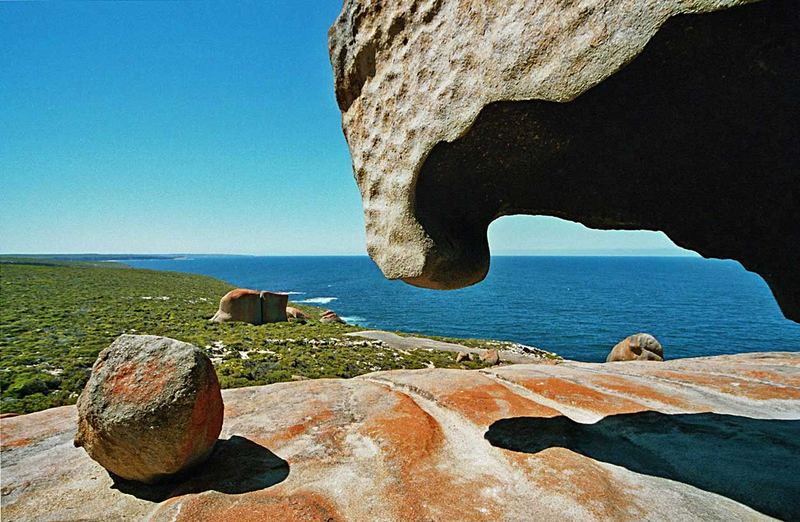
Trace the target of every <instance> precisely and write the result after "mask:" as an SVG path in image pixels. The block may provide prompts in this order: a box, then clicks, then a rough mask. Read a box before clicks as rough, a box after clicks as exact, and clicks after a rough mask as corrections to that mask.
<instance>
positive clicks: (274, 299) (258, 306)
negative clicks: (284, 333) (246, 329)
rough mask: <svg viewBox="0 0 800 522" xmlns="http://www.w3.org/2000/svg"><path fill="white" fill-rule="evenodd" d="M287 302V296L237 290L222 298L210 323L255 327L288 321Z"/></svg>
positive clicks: (243, 289)
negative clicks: (233, 322) (231, 322)
mask: <svg viewBox="0 0 800 522" xmlns="http://www.w3.org/2000/svg"><path fill="white" fill-rule="evenodd" d="M288 302H289V295H288V294H282V293H276V292H267V291H263V290H262V291H260V292H259V291H257V290H249V289H247V288H237V289H235V290H231V291H230V292H228V293H227V294H225V295H224V296H222V298H221V299H220V300H219V309H218V310H217V313H215V314H214V317H212V318H211V319H210V321H211V322H214V323H227V322H230V321H241V322H245V323H250V324H256V325H258V324H264V323H278V322H281V321H288V320H289V319H288V316H287V313H288V310H287V306H286V305H287V303H288Z"/></svg>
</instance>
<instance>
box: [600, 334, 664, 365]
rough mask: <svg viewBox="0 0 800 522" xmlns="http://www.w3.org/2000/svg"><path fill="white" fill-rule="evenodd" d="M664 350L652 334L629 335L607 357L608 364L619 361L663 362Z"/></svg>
mask: <svg viewBox="0 0 800 522" xmlns="http://www.w3.org/2000/svg"><path fill="white" fill-rule="evenodd" d="M663 360H664V348H663V347H662V346H661V343H660V342H658V339H656V338H655V337H653V336H652V335H650V334H646V333H637V334H633V335H629V336H628V337H626V338H625V339H623V340H621V341H620V342H618V343H617V344H616V345H615V346H614V348H612V349H611V351H610V352H609V354H608V357H606V362H619V361H663Z"/></svg>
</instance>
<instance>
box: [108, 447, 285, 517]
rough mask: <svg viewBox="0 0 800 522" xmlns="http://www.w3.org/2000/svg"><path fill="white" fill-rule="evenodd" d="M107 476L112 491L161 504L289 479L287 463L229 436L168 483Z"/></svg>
mask: <svg viewBox="0 0 800 522" xmlns="http://www.w3.org/2000/svg"><path fill="white" fill-rule="evenodd" d="M109 474H110V475H111V477H112V478H113V479H114V485H113V486H112V488H114V489H117V490H119V491H121V492H123V493H127V494H129V495H133V496H135V497H137V498H140V499H143V500H150V501H152V502H162V501H164V500H167V499H168V498H172V497H176V496H179V495H186V494H189V493H200V492H202V491H219V492H220V493H228V494H237V493H247V492H250V491H258V490H260V489H265V488H268V487H270V486H274V485H275V484H278V483H279V482H283V481H284V480H285V479H286V477H288V476H289V463H288V462H286V461H285V460H283V459H282V458H280V457H278V456H277V455H275V454H274V453H272V452H271V451H270V450H268V449H267V448H265V447H264V446H261V445H260V444H256V443H255V442H253V441H251V440H249V439H246V438H244V437H239V436H233V437H231V438H230V439H227V440H223V439H220V440H218V441H217V443H216V445H215V446H214V451H213V453H212V454H211V456H210V457H209V458H208V460H206V461H205V462H204V463H202V464H200V465H198V466H197V467H195V468H192V469H190V470H188V471H186V472H184V473H182V474H181V475H179V476H176V477H175V478H174V479H171V480H169V481H165V482H161V483H158V484H153V485H148V484H143V483H140V482H133V481H129V480H125V479H122V478H119V477H116V476H115V475H113V474H111V473H109Z"/></svg>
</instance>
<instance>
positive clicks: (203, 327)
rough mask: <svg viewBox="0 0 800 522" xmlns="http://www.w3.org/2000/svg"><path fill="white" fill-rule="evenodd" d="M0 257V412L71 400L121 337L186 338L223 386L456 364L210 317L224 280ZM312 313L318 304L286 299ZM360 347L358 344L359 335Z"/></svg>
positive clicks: (318, 329) (334, 328) (441, 356)
mask: <svg viewBox="0 0 800 522" xmlns="http://www.w3.org/2000/svg"><path fill="white" fill-rule="evenodd" d="M8 260H9V258H0V391H1V397H2V398H1V399H0V412H3V413H6V412H15V413H28V412H33V411H37V410H41V409H44V408H49V407H53V406H60V405H65V404H73V403H74V402H75V401H76V400H77V397H78V395H79V394H80V392H81V390H82V389H83V386H84V385H85V383H86V381H87V379H88V377H89V372H90V370H91V367H92V364H94V361H95V358H96V357H97V354H98V353H99V352H100V350H102V349H103V348H105V347H107V346H108V345H109V344H111V342H112V341H113V340H114V339H115V338H116V337H117V336H119V335H120V334H123V333H134V334H151V335H163V336H166V337H172V338H174V339H178V340H181V341H185V342H189V343H192V344H194V345H196V346H198V347H200V348H201V349H203V350H205V351H206V353H207V354H208V355H209V357H211V359H212V361H213V362H214V365H215V367H216V369H217V374H218V376H219V378H220V384H221V385H222V386H223V387H226V388H233V387H240V386H252V385H258V384H271V383H275V382H283V381H289V380H292V379H296V378H322V377H354V376H356V375H361V374H364V373H369V372H371V371H377V370H390V369H401V368H424V367H426V366H430V365H434V366H437V367H452V368H458V367H468V368H478V367H481V364H480V363H472V362H470V363H465V364H456V363H455V360H454V356H453V354H452V353H449V352H435V351H433V352H431V351H426V350H411V351H397V350H390V349H386V348H383V347H381V346H380V345H378V344H368V345H366V346H362V345H358V344H359V341H356V340H354V339H353V338H350V337H347V336H346V335H345V334H346V333H348V332H353V331H357V330H358V327H356V326H351V325H344V324H336V323H334V324H323V323H320V322H318V321H316V320H313V319H312V320H311V321H310V322H308V323H307V324H304V325H303V324H299V323H294V322H291V323H274V324H267V325H260V326H254V325H250V324H245V323H210V322H208V319H209V318H210V317H211V316H212V315H213V314H214V312H215V311H216V309H217V305H218V303H219V299H220V297H221V296H222V295H224V294H225V293H226V292H228V291H229V290H230V289H231V288H232V286H231V285H230V284H228V283H225V282H223V281H219V280H217V279H213V278H210V277H205V276H200V275H194V274H182V273H174V272H159V271H153V270H140V269H132V268H127V267H125V266H124V265H121V264H119V263H105V264H100V263H63V264H58V263H57V262H56V261H51V260H46V262H44V261H41V260H38V259H37V260H35V261H32V262H31V263H30V264H27V263H26V262H25V260H14V262H13V263H11V262H8ZM293 306H296V307H298V308H300V309H302V310H303V311H304V312H306V313H307V314H308V315H309V316H310V317H312V318H316V317H318V316H319V313H320V309H319V308H316V307H313V306H307V305H300V304H293ZM360 343H362V344H363V341H360Z"/></svg>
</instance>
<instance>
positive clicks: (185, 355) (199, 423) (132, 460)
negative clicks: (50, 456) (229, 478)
mask: <svg viewBox="0 0 800 522" xmlns="http://www.w3.org/2000/svg"><path fill="white" fill-rule="evenodd" d="M222 417H223V404H222V394H221V393H220V389H219V382H218V380H217V374H216V373H215V371H214V367H213V365H212V364H211V361H210V360H209V358H208V357H207V356H206V354H205V353H203V352H202V351H201V350H200V349H198V348H197V347H195V346H193V345H191V344H188V343H184V342H181V341H176V340H175V339H169V338H166V337H158V336H154V335H121V336H119V337H118V338H117V339H116V340H115V341H114V342H113V343H112V344H111V346H109V347H108V348H106V349H105V350H103V351H102V352H100V355H99V356H98V357H97V361H95V363H94V366H93V367H92V374H91V376H90V377H89V382H87V383H86V387H85V388H84V390H83V393H81V396H80V398H79V399H78V432H77V434H76V435H75V441H74V442H75V446H77V447H83V449H85V450H86V453H88V454H89V456H90V457H91V458H92V459H94V460H95V461H97V462H98V463H100V465H101V466H103V467H104V468H106V469H107V470H108V471H109V472H111V473H112V474H114V475H116V476H118V477H121V478H123V479H126V480H135V481H139V482H144V483H148V484H152V483H154V482H158V481H159V480H161V479H164V478H167V477H169V476H171V475H174V474H176V473H178V472H180V471H183V470H186V469H187V468H190V467H192V466H194V465H196V464H199V463H201V462H203V461H204V460H205V459H206V458H207V457H208V456H209V455H210V454H211V451H212V450H213V448H214V444H215V443H216V441H217V437H218V436H219V433H220V430H221V428H222Z"/></svg>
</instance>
